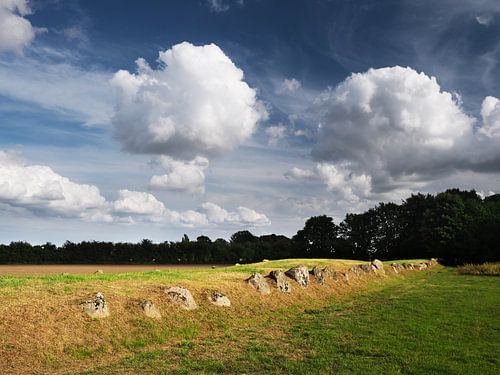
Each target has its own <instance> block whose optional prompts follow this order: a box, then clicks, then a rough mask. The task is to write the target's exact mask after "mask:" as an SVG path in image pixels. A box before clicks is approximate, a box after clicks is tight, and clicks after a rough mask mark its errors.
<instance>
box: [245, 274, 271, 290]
mask: <svg viewBox="0 0 500 375" xmlns="http://www.w3.org/2000/svg"><path fill="white" fill-rule="evenodd" d="M246 282H247V283H248V284H250V285H251V286H253V287H254V288H255V289H257V292H259V293H260V294H271V289H270V288H269V284H268V283H267V281H266V279H264V276H262V274H260V273H258V272H256V273H254V274H253V275H252V276H250V277H249V278H248V279H246Z"/></svg>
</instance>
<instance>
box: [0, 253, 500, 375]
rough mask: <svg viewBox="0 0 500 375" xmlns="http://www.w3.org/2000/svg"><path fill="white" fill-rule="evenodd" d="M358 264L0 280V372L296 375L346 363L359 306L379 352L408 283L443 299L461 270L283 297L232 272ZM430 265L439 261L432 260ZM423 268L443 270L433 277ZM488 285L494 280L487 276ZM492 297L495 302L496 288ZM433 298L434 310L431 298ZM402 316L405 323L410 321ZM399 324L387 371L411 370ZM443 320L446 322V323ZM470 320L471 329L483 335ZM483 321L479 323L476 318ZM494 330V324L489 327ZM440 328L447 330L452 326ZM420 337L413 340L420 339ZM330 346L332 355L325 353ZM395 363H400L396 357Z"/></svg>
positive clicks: (339, 265)
mask: <svg viewBox="0 0 500 375" xmlns="http://www.w3.org/2000/svg"><path fill="white" fill-rule="evenodd" d="M359 263H360V262H359V261H349V260H324V259H316V260H315V259H307V260H305V259H290V260H280V261H271V262H262V263H256V264H250V265H243V266H234V267H226V268H217V269H213V270H212V269H208V270H207V269H205V270H192V271H189V270H175V271H174V270H169V271H151V272H143V273H123V274H100V275H86V276H74V275H69V276H49V277H31V278H30V277H0V299H1V300H2V302H3V303H2V304H1V306H0V314H2V319H0V373H2V374H19V373H23V374H30V373H33V374H45V373H51V374H59V373H61V374H62V373H79V372H84V373H96V374H97V373H104V374H106V373H108V374H123V373H130V374H136V373H141V374H163V373H180V374H182V373H186V374H191V373H228V374H234V373H247V374H249V373H273V374H274V373H277V374H285V373H297V374H299V373H304V371H305V370H307V369H310V370H311V371H305V372H310V373H316V372H320V371H323V372H325V371H326V372H327V373H328V372H329V371H330V370H332V369H334V368H337V369H343V370H345V371H347V370H348V369H349V368H350V366H351V365H352V363H354V362H353V361H354V358H355V356H356V347H357V344H356V342H357V341H356V340H358V339H359V337H358V336H357V334H356V329H357V327H356V326H355V324H356V323H355V322H356V321H358V322H361V321H360V317H361V316H363V314H368V315H369V314H370V312H373V313H372V315H370V316H368V315H367V317H368V318H369V319H368V318H367V319H368V320H367V323H366V326H365V327H366V328H365V329H366V330H367V331H366V332H364V333H363V334H362V335H361V338H368V339H370V338H374V339H375V341H373V342H370V341H367V342H366V345H365V349H363V350H368V351H369V350H375V351H377V350H383V349H384V347H379V346H378V344H377V342H376V341H377V340H380V339H381V337H382V336H384V337H385V336H386V335H387V331H388V330H389V329H390V327H391V326H392V327H395V325H394V324H395V323H394V322H395V321H397V319H400V318H401V317H402V316H403V317H404V316H410V315H408V314H412V313H414V312H415V311H414V310H412V309H413V308H415V309H417V308H422V309H425V306H426V304H422V303H419V301H420V298H421V297H422V296H420V295H418V292H419V291H421V292H426V293H430V292H431V291H433V290H436V294H435V296H436V298H437V299H438V300H439V299H440V298H443V295H442V293H448V291H447V289H446V288H451V283H455V281H454V280H451V279H449V280H448V279H446V277H452V276H453V277H457V278H458V277H462V279H463V278H464V277H463V276H458V275H456V274H452V273H451V272H445V273H442V272H441V273H437V272H436V271H435V269H433V270H430V271H424V272H420V273H419V272H409V273H404V274H397V275H396V274H393V273H390V275H391V277H382V276H365V277H362V278H359V279H356V278H351V281H350V284H349V285H346V284H345V282H343V281H338V282H333V281H330V282H329V283H328V284H327V285H325V286H319V285H317V284H315V283H312V284H311V286H310V287H308V288H307V289H299V288H298V287H297V286H296V285H293V286H294V290H293V291H292V293H291V294H290V295H288V294H280V293H277V292H275V291H273V293H272V295H271V296H261V295H259V294H258V293H256V292H255V291H254V290H253V289H252V288H251V287H249V286H248V285H246V284H245V283H244V282H243V281H242V280H244V279H245V278H246V277H248V276H249V275H250V274H251V273H252V272H256V271H259V272H262V273H264V274H267V273H268V272H269V271H271V270H273V269H287V268H289V267H291V266H296V265H299V264H305V265H307V266H308V267H310V268H312V267H313V266H315V265H320V266H327V265H328V266H330V267H332V268H334V269H336V270H345V269H347V268H349V267H351V266H352V265H354V264H359ZM388 263H390V262H388ZM440 269H442V267H438V268H437V270H440ZM426 275H428V277H427V276H426ZM432 275H445V276H443V278H441V279H435V280H433V279H432V278H431V276H432ZM471 278H472V277H471ZM494 279H495V280H497V279H496V278H494ZM368 280H369V282H367V281H368ZM481 280H485V279H484V278H481ZM488 280H489V279H488ZM442 283H444V285H445V287H444V289H443V288H442V286H441V284H442ZM476 284H478V285H479V284H480V283H479V282H478V283H476ZM173 285H182V286H185V287H187V288H189V289H190V290H191V292H192V293H193V295H194V297H195V299H196V300H197V301H198V302H199V306H200V308H199V309H197V310H194V311H185V310H181V309H178V308H177V307H175V306H172V305H171V304H170V303H168V302H167V301H166V299H165V297H164V294H163V292H162V288H164V287H167V286H173ZM478 285H474V287H477V286H478ZM494 286H495V287H497V288H498V283H497V284H494ZM212 288H216V289H219V290H221V291H222V292H223V293H225V294H227V295H228V296H229V297H230V298H231V302H232V307H231V308H229V309H226V308H220V307H216V306H212V305H211V304H210V303H209V302H208V301H206V300H205V299H204V297H203V296H204V292H205V291H206V290H207V289H212ZM391 288H392V289H391ZM492 288H493V286H492ZM96 291H101V292H102V293H103V294H104V295H105V297H106V298H107V300H108V302H109V304H110V309H111V316H110V317H109V318H106V319H102V320H91V319H89V318H87V317H86V316H84V315H83V314H82V313H81V311H80V310H79V308H78V303H79V302H80V301H82V300H85V299H87V298H89V297H90V296H92V294H94V293H95V292H96ZM496 291H497V292H498V289H497V290H496ZM466 292H467V291H466V290H464V292H463V295H461V296H454V300H456V301H457V303H458V301H461V299H460V298H459V297H464V296H465V294H466ZM491 292H492V290H489V291H485V292H484V294H485V295H490V294H491ZM360 293H361V294H360ZM408 293H416V294H415V295H414V297H413V299H410V300H406V303H404V304H402V305H400V306H399V307H398V306H395V307H394V309H395V310H394V312H393V313H392V314H389V313H388V311H385V310H383V309H382V308H383V307H384V306H386V304H387V303H389V302H390V303H393V304H397V302H398V301H400V300H401V298H403V297H405V296H407V294H408ZM496 296H498V293H497V294H496ZM142 299H150V300H153V301H154V302H155V304H156V305H157V306H158V307H159V308H160V310H161V312H162V314H163V319H162V320H160V321H156V320H151V319H148V318H145V317H144V316H143V315H142V313H141V312H140V311H139V309H138V308H137V304H138V303H139V302H140V301H141V300H142ZM403 300H404V298H403ZM381 301H385V302H384V303H382V302H381ZM441 302H442V301H441ZM490 302H491V301H490ZM490 302H488V303H487V304H486V305H485V308H484V313H485V320H484V322H486V320H487V319H486V317H489V318H491V317H492V316H493V315H492V314H491V311H489V315H486V313H488V309H489V308H491V306H490ZM492 302H495V301H492ZM432 303H433V304H436V303H437V302H436V301H434V302H432ZM496 303H497V306H498V297H497V300H496ZM372 307H377V308H372ZM435 307H436V309H435V310H436V311H437V310H438V308H437V305H436V306H435ZM445 307H446V306H444V305H443V308H445ZM473 307H474V306H471V309H469V310H464V316H466V317H467V316H469V315H470V314H471V313H472V312H473V310H474V309H473ZM456 308H457V309H458V310H457V314H456V316H454V317H452V318H453V319H457V317H458V316H459V315H460V311H461V310H460V308H461V307H460V305H459V304H457V305H456ZM405 309H410V310H409V312H408V311H406V310H405ZM482 313H483V312H481V314H482ZM424 315H425V314H424ZM431 315H432V314H431ZM445 318H446V317H442V319H445ZM377 319H378V320H380V322H387V326H386V327H385V328H384V327H382V326H376V325H374V326H373V327H372V328H370V327H369V326H370V323H369V322H370V321H371V322H374V321H377ZM427 319H429V320H430V319H431V316H430V315H429V316H428V317H426V316H424V319H423V320H422V321H420V322H419V323H418V324H422V327H424V330H425V332H427V330H428V329H429V328H425V327H426V320H427ZM351 320H352V322H351ZM407 321H408V320H407ZM349 322H351V323H349ZM408 322H409V324H410V323H411V320H409V321H408ZM497 323H498V321H496V323H495V324H497ZM310 324H311V325H310ZM353 324H354V326H353ZM441 324H444V322H443V323H441ZM495 324H493V326H495ZM410 325H411V324H410ZM404 326H405V324H403V323H400V324H399V326H398V330H400V331H398V332H394V337H395V338H394V340H393V341H392V342H388V343H385V344H384V345H386V348H388V349H387V350H388V352H387V353H385V354H384V356H386V357H387V359H384V360H383V361H382V362H381V364H382V367H384V368H393V367H387V366H388V364H387V363H386V362H387V361H389V362H391V361H396V362H395V363H396V364H395V365H394V366H396V367H394V368H397V366H400V367H399V368H403V369H408V368H410V367H411V363H409V364H407V365H405V364H404V361H403V359H401V358H398V356H397V354H398V351H397V346H398V342H397V341H398V340H397V339H396V338H398V337H400V338H401V339H404V338H405V337H407V336H408V332H405V328H404ZM335 327H336V328H335ZM412 327H413V328H412V329H413V330H412V331H411V333H412V334H414V335H415V336H414V340H416V341H417V342H420V340H421V339H420V338H419V334H418V330H415V325H413V326H412ZM453 327H454V329H455V328H456V327H458V325H453ZM474 327H475V328H474V329H475V330H476V331H477V332H478V333H481V334H484V332H482V331H481V330H478V328H477V327H476V326H474ZM485 327H489V328H491V326H488V325H487V324H486V323H485ZM496 327H497V328H496V329H498V324H497V325H496ZM333 328H335V329H337V328H338V329H339V330H337V331H336V330H333ZM479 328H480V327H479ZM379 331H380V334H379V333H378V332H379ZM480 331H481V332H480ZM429 332H430V331H429ZM497 333H498V331H497ZM449 334H450V338H451V339H453V337H454V336H453V335H454V334H455V332H454V331H453V332H450V333H449ZM429 335H430V334H429ZM429 335H424V336H422V338H423V339H426V340H427V339H428V336H429ZM377 337H378V339H377ZM496 337H498V335H497V336H496ZM436 338H437V339H438V338H439V335H437V336H436ZM457 338H460V337H458V336H457ZM351 340H354V341H351ZM348 342H351V343H352V345H350V346H349V345H348V346H345V347H343V348H344V349H345V348H351V349H352V350H353V351H354V353H350V354H349V353H347V352H343V351H342V350H339V349H340V347H339V346H338V345H340V344H341V343H348ZM389 344H391V345H395V346H396V347H395V348H392V349H391V348H390V346H387V345H389ZM497 344H498V342H497ZM334 348H335V349H334ZM369 348H372V349H369ZM377 348H378V349H377ZM467 348H468V347H466V348H465V349H467ZM497 348H498V347H497ZM325 350H326V351H325ZM328 350H332V351H333V352H328ZM405 350H407V351H410V349H408V348H406V349H404V350H403V349H401V351H400V354H401V353H402V354H404V353H406V352H405ZM392 351H394V353H393V354H391V353H392ZM335 353H337V356H336V357H332V356H333V355H334V354H335ZM342 353H344V354H342ZM360 354H362V352H360ZM402 354H401V356H403V355H402ZM362 355H363V356H365V355H367V354H366V353H365V354H362ZM474 355H476V354H474ZM478 355H479V354H478ZM350 356H354V357H352V358H350ZM393 357H394V358H393ZM403 357H404V356H403ZM332 358H336V359H335V362H336V363H337V362H338V361H340V362H339V363H345V367H344V368H342V367H332V366H333V365H334V364H333V363H332ZM349 358H350V359H349ZM391 358H392V359H391ZM422 358H424V357H422ZM347 359H348V360H347ZM399 361H403V362H402V364H401V363H400V362H399ZM351 362H352V363H351ZM349 363H351V364H349ZM391 366H392V365H391ZM405 366H406V367H405ZM85 371H86V372H85ZM335 372H337V371H335ZM347 372H348V371H347ZM403 372H405V371H403Z"/></svg>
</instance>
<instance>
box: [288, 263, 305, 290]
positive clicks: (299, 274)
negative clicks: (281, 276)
mask: <svg viewBox="0 0 500 375" xmlns="http://www.w3.org/2000/svg"><path fill="white" fill-rule="evenodd" d="M285 275H287V276H288V277H289V278H291V279H293V280H295V281H296V282H297V283H298V284H299V285H300V286H301V287H302V288H305V287H307V285H309V270H308V269H307V267H306V266H300V267H292V268H290V269H289V270H288V271H286V272H285Z"/></svg>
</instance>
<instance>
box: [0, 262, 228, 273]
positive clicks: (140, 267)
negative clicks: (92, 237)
mask: <svg viewBox="0 0 500 375" xmlns="http://www.w3.org/2000/svg"><path fill="white" fill-rule="evenodd" d="M212 266H214V267H227V266H228V265H227V264H225V265H224V264H222V265H220V264H0V275H11V276H46V275H61V274H63V273H67V274H70V275H89V274H93V273H94V272H96V271H97V270H102V271H103V272H104V273H123V272H145V271H154V270H196V269H209V268H212Z"/></svg>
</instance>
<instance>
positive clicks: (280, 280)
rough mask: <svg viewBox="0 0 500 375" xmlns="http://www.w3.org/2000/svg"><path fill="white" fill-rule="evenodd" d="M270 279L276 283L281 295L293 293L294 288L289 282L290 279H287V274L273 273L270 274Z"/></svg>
mask: <svg viewBox="0 0 500 375" xmlns="http://www.w3.org/2000/svg"><path fill="white" fill-rule="evenodd" d="M269 277H270V278H271V279H273V280H274V281H276V286H277V288H278V290H279V291H280V292H281V293H291V292H292V286H291V285H290V282H289V281H288V277H286V275H285V273H284V272H283V271H281V270H276V271H271V273H269Z"/></svg>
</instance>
